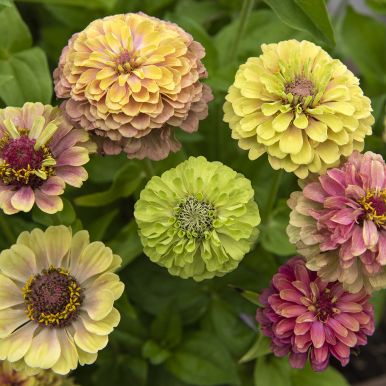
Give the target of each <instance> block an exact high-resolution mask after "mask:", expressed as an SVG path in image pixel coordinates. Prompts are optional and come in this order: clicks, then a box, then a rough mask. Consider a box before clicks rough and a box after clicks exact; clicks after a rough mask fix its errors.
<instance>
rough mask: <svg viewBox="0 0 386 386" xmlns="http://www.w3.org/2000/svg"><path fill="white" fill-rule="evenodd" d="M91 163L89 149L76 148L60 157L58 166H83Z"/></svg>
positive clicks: (66, 151)
mask: <svg viewBox="0 0 386 386" xmlns="http://www.w3.org/2000/svg"><path fill="white" fill-rule="evenodd" d="M88 161H89V155H88V151H87V149H85V148H84V147H80V146H74V147H71V148H70V149H66V150H65V151H64V152H63V153H61V154H60V155H59V158H58V160H57V166H82V165H84V164H85V163H87V162H88Z"/></svg>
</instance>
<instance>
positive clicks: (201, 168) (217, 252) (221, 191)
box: [134, 157, 260, 281]
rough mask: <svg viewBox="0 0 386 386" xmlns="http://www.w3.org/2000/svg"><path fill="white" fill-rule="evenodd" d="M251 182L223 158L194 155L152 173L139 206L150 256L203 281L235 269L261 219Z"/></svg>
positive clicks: (173, 270)
mask: <svg viewBox="0 0 386 386" xmlns="http://www.w3.org/2000/svg"><path fill="white" fill-rule="evenodd" d="M253 196H254V191H253V189H252V186H251V182H250V181H249V180H248V179H247V178H245V177H244V176H243V175H241V174H239V173H237V172H235V171H234V170H232V169H231V168H229V167H228V166H225V165H223V164H222V163H220V162H209V161H207V160H206V159H205V158H204V157H198V158H195V157H190V158H189V159H188V160H187V161H185V162H183V163H181V164H180V165H178V166H177V167H176V168H175V169H170V170H168V171H167V172H165V173H164V174H162V176H161V177H153V178H152V179H151V180H150V181H149V182H148V184H147V185H146V187H145V189H144V190H143V191H142V192H141V197H140V199H139V200H138V202H137V203H136V205H135V213H134V215H135V218H136V220H137V223H138V226H139V232H140V236H141V240H142V244H143V246H144V252H145V254H146V255H147V256H149V257H150V259H151V260H152V261H153V262H155V263H158V264H159V265H161V266H164V267H166V268H167V269H168V270H169V272H170V273H171V274H172V275H177V276H180V277H182V278H189V277H192V278H193V279H194V280H197V281H200V280H204V279H209V278H212V277H214V276H223V275H225V274H226V273H227V272H229V271H232V270H233V269H235V268H236V267H237V266H238V264H239V263H240V261H241V260H242V258H243V257H244V255H245V254H246V253H247V252H249V250H250V249H251V247H252V244H253V242H254V241H255V240H256V237H257V235H258V231H257V228H256V226H257V225H258V224H259V223H260V215H259V209H258V207H257V204H256V203H255V202H254V200H253Z"/></svg>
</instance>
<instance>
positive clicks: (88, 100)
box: [54, 13, 212, 160]
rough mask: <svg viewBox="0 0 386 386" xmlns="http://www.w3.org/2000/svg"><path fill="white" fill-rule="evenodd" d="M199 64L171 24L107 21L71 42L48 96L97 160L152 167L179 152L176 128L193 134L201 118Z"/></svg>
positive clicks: (205, 92) (132, 17)
mask: <svg viewBox="0 0 386 386" xmlns="http://www.w3.org/2000/svg"><path fill="white" fill-rule="evenodd" d="M204 56H205V50H204V48H203V47H202V45H201V44H200V43H198V42H196V41H194V40H193V37H192V36H191V35H189V34H188V33H186V32H185V31H184V30H182V29H181V28H180V27H178V26H177V25H176V24H173V23H170V22H166V21H162V20H159V19H157V18H155V17H150V16H147V15H145V14H143V13H128V14H126V15H115V16H109V17H105V18H104V19H98V20H95V21H93V22H92V23H91V24H90V25H89V26H87V27H86V29H85V30H83V31H81V32H79V33H77V34H75V35H74V36H73V37H72V38H71V39H70V41H69V43H68V46H67V47H65V48H64V50H63V52H62V55H61V57H60V61H59V66H58V68H57V69H56V70H55V72H54V79H55V91H56V95H57V97H58V98H61V99H64V100H65V101H64V102H63V103H62V105H61V107H62V109H63V111H65V112H66V114H67V115H68V117H69V118H70V119H71V121H72V122H73V123H74V124H76V125H77V126H79V127H82V128H84V129H86V130H87V131H90V132H91V133H93V134H95V136H94V137H93V138H94V139H95V141H96V142H97V143H98V144H99V145H100V151H101V152H103V153H106V154H117V153H120V152H121V151H124V152H126V153H127V155H128V157H129V158H139V159H143V158H145V157H147V158H151V159H154V160H159V159H162V158H165V157H166V156H167V155H168V154H169V153H170V152H175V151H177V150H179V149H180V146H181V145H180V143H179V142H178V141H177V140H176V139H175V138H174V130H175V128H178V127H179V128H181V129H182V130H184V131H186V132H189V133H191V132H194V131H196V130H197V129H198V123H199V121H200V120H201V119H204V118H205V117H206V116H207V114H208V106H207V105H208V102H209V101H210V100H211V99H212V94H211V91H210V88H209V87H208V86H207V85H204V84H203V83H202V79H203V78H206V77H207V72H206V70H205V67H204V66H203V64H202V62H201V59H202V58H203V57H204Z"/></svg>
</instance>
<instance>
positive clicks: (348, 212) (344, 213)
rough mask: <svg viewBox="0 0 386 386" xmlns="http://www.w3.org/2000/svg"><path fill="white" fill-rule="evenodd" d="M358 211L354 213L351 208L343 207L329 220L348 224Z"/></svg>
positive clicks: (353, 219) (355, 217) (354, 218)
mask: <svg viewBox="0 0 386 386" xmlns="http://www.w3.org/2000/svg"><path fill="white" fill-rule="evenodd" d="M359 214H360V213H356V212H355V211H354V210H352V209H351V208H345V209H342V210H339V211H338V212H337V213H336V214H335V215H334V216H333V217H331V220H332V221H334V222H336V223H338V224H342V225H350V224H351V223H352V222H353V221H355V220H356V219H357V217H358V215H359Z"/></svg>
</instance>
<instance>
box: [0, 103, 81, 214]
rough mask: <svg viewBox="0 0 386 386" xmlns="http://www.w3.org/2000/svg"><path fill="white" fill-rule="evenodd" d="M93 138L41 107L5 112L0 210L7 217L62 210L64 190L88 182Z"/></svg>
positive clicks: (0, 113)
mask: <svg viewBox="0 0 386 386" xmlns="http://www.w3.org/2000/svg"><path fill="white" fill-rule="evenodd" d="M88 139H89V136H88V134H87V133H86V132H85V131H83V130H81V129H74V128H73V126H72V125H71V124H70V123H69V122H68V121H67V120H66V119H65V117H64V116H63V114H62V112H61V111H60V109H58V108H55V107H52V106H50V105H43V104H41V103H26V104H25V105H24V106H23V107H21V108H18V107H7V108H5V109H2V110H0V208H1V209H2V210H3V211H4V213H6V214H14V213H17V212H20V211H23V212H29V211H30V210H31V209H32V207H33V206H34V204H35V203H36V205H37V206H38V207H39V208H40V209H41V210H42V211H44V212H46V213H50V214H51V213H55V212H58V211H61V210H62V209H63V202H62V200H61V198H60V197H59V196H60V195H61V194H62V193H63V192H64V188H65V185H66V184H68V185H72V186H75V187H80V186H81V185H82V183H83V181H85V180H86V179H87V172H86V170H85V169H84V168H83V166H82V165H84V164H86V163H87V162H88V160H89V150H88V148H87V141H88Z"/></svg>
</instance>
